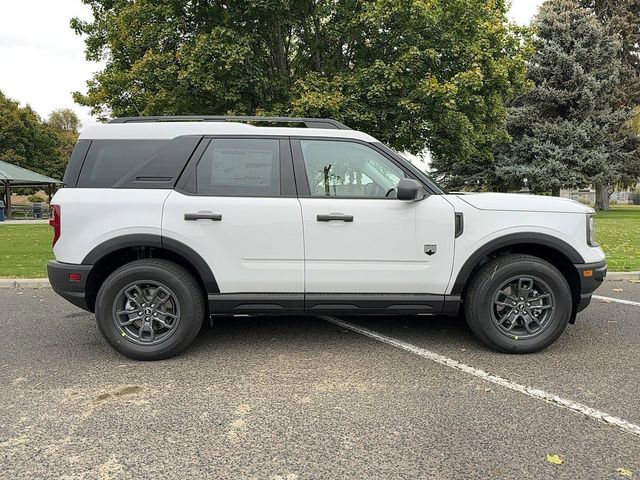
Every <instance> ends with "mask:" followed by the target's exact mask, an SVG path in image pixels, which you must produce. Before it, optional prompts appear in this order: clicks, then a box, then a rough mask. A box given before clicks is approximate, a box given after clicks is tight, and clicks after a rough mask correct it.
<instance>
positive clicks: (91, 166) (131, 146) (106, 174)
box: [78, 140, 168, 188]
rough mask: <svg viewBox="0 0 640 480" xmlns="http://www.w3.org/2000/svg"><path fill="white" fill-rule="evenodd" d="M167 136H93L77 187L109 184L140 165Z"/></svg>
mask: <svg viewBox="0 0 640 480" xmlns="http://www.w3.org/2000/svg"><path fill="white" fill-rule="evenodd" d="M167 142H168V140H94V141H93V142H91V147H90V148H89V152H88V153H87V157H86V159H85V161H84V165H83V166H82V171H81V172H80V178H79V179H78V187H82V188H110V187H112V186H113V185H114V184H115V183H116V182H117V181H118V180H120V179H121V178H122V177H124V176H125V175H128V174H129V173H130V172H131V171H132V170H133V169H135V168H137V167H140V166H141V165H142V164H143V163H144V162H146V161H147V160H149V159H150V158H151V157H152V156H153V154H154V153H155V152H157V151H158V150H159V149H160V148H162V147H163V146H164V145H166V144H167Z"/></svg>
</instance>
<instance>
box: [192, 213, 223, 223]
mask: <svg viewBox="0 0 640 480" xmlns="http://www.w3.org/2000/svg"><path fill="white" fill-rule="evenodd" d="M184 219H185V220H192V221H195V220H211V221H212V222H221V221H222V215H221V214H219V213H211V212H198V213H185V214H184Z"/></svg>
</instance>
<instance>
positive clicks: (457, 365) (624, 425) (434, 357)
mask: <svg viewBox="0 0 640 480" xmlns="http://www.w3.org/2000/svg"><path fill="white" fill-rule="evenodd" d="M320 318H322V319H324V320H327V321H329V322H331V323H333V324H335V325H339V326H341V327H343V328H346V329H349V330H351V331H354V332H356V333H360V334H362V335H365V336H367V337H369V338H373V339H374V340H377V341H379V342H382V343H386V344H387V345H391V346H394V347H397V348H401V349H402V350H406V351H408V352H411V353H413V354H415V355H419V356H420V357H423V358H426V359H428V360H431V361H433V362H436V363H439V364H440V365H444V366H446V367H450V368H453V369H456V370H460V371H462V372H464V373H467V374H469V375H473V376H474V377H478V378H480V379H482V380H485V381H487V382H491V383H493V384H495V385H500V386H501V387H504V388H508V389H509V390H513V391H515V392H519V393H523V394H524V395H527V396H529V397H532V398H536V399H538V400H543V401H545V402H549V403H553V404H555V405H557V406H559V407H564V408H567V409H569V410H573V411H574V412H578V413H581V414H582V415H585V416H587V417H589V418H593V419H595V420H598V421H600V422H604V423H607V424H609V425H613V426H614V427H617V428H619V429H620V430H623V431H625V432H627V433H631V434H633V435H639V436H640V425H635V424H633V423H631V422H628V421H627V420H624V419H622V418H618V417H614V416H613V415H609V414H608V413H606V412H603V411H601V410H597V409H595V408H591V407H589V406H587V405H583V404H581V403H578V402H574V401H572V400H568V399H565V398H562V397H559V396H558V395H554V394H553V393H548V392H545V391H544V390H540V389H538V388H533V387H529V386H527V385H522V384H520V383H516V382H512V381H511V380H508V379H506V378H503V377H500V376H498V375H493V374H491V373H489V372H485V371H484V370H481V369H479V368H476V367H472V366H471V365H467V364H466V363H462V362H458V361H457V360H454V359H452V358H448V357H445V356H444V355H440V354H438V353H434V352H431V351H429V350H426V349H424V348H421V347H418V346H416V345H413V344H411V343H407V342H405V341H403V340H398V339H396V338H392V337H388V336H386V335H383V334H381V333H378V332H374V331H373V330H369V329H368V328H364V327H360V326H359V325H355V324H353V323H349V322H345V321H344V320H340V319H339V318H335V317H328V316H323V317H320Z"/></svg>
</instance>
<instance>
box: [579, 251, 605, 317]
mask: <svg viewBox="0 0 640 480" xmlns="http://www.w3.org/2000/svg"><path fill="white" fill-rule="evenodd" d="M576 269H577V270H578V276H579V277H580V299H579V301H578V305H577V310H578V312H581V311H582V310H584V309H585V308H587V306H588V305H589V303H591V297H592V295H593V292H595V291H596V290H597V289H598V287H600V285H602V282H604V279H605V278H606V277H607V262H606V261H605V260H603V261H601V262H598V263H586V264H579V265H576Z"/></svg>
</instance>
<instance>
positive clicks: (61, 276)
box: [47, 260, 93, 312]
mask: <svg viewBox="0 0 640 480" xmlns="http://www.w3.org/2000/svg"><path fill="white" fill-rule="evenodd" d="M92 268H93V265H75V264H71V263H62V262H58V261H55V260H51V261H50V262H49V264H48V265H47V273H48V274H49V283H51V288H52V289H53V291H54V292H56V293H57V294H58V295H60V296H61V297H62V298H64V299H65V300H67V301H68V302H71V303H72V304H74V305H75V306H76V307H80V308H82V309H83V310H87V311H88V312H90V311H91V308H90V306H89V305H88V304H87V299H86V287H87V280H88V279H89V273H90V272H91V269H92ZM70 274H73V275H72V277H71V278H74V279H73V280H72V279H71V278H70V276H69V275H70ZM78 275H79V277H78Z"/></svg>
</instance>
